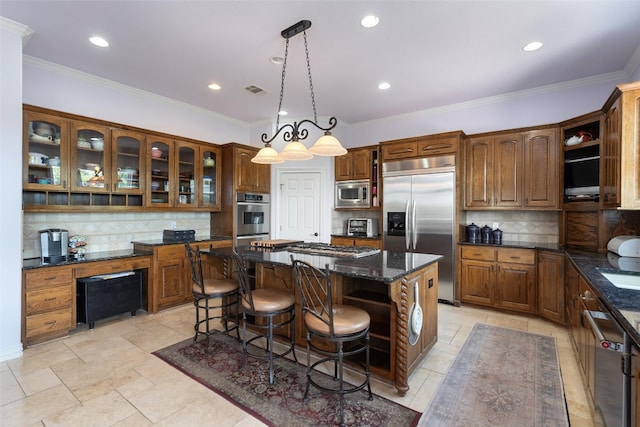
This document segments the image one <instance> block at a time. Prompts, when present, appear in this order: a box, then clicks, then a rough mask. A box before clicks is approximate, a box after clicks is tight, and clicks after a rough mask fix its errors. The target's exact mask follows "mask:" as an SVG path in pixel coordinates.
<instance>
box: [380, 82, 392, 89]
mask: <svg viewBox="0 0 640 427" xmlns="http://www.w3.org/2000/svg"><path fill="white" fill-rule="evenodd" d="M390 87H391V85H390V84H389V83H387V82H382V83H380V84H379V85H378V89H382V90H387V89H389V88H390Z"/></svg>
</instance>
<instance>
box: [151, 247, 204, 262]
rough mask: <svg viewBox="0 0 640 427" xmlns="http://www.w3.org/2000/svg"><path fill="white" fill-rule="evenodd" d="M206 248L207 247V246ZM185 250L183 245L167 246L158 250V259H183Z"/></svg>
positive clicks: (185, 254)
mask: <svg viewBox="0 0 640 427" xmlns="http://www.w3.org/2000/svg"><path fill="white" fill-rule="evenodd" d="M207 246H208V245H207ZM186 256H187V250H186V249H185V247H184V244H183V245H168V246H162V247H161V248H158V259H174V258H185V257H186Z"/></svg>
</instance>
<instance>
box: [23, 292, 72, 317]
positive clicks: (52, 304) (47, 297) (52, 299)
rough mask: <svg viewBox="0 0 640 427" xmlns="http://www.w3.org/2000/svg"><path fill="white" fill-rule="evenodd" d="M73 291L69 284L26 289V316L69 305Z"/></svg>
mask: <svg viewBox="0 0 640 427" xmlns="http://www.w3.org/2000/svg"><path fill="white" fill-rule="evenodd" d="M72 303H73V291H72V286H71V285H64V286H56V287H53V288H46V289H38V290H32V291H27V295H26V311H27V313H26V314H27V316H29V315H32V314H36V313H40V312H43V311H48V310H53V309H57V308H62V307H67V308H68V307H71V304H72Z"/></svg>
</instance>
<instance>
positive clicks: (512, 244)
mask: <svg viewBox="0 0 640 427" xmlns="http://www.w3.org/2000/svg"><path fill="white" fill-rule="evenodd" d="M458 244H460V245H467V246H487V247H494V248H520V249H545V250H549V251H556V252H564V248H563V247H562V246H560V245H559V244H557V243H539V242H520V241H516V240H513V241H510V240H504V241H503V242H502V244H501V245H496V244H495V243H470V242H467V241H462V242H458Z"/></svg>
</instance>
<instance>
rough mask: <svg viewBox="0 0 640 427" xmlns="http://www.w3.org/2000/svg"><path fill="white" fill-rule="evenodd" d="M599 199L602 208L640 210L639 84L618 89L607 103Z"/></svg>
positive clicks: (605, 106) (631, 84) (630, 84)
mask: <svg viewBox="0 0 640 427" xmlns="http://www.w3.org/2000/svg"><path fill="white" fill-rule="evenodd" d="M603 111H604V113H605V118H604V132H603V138H602V144H601V154H600V156H601V157H600V167H601V169H602V170H601V173H600V177H601V183H600V199H601V204H602V207H603V208H617V207H622V208H624V209H638V208H640V132H639V131H638V128H639V127H640V82H634V83H627V84H621V85H618V86H617V87H616V89H615V90H614V91H613V93H612V94H611V96H610V97H609V99H608V100H607V102H606V103H605V104H604V107H603Z"/></svg>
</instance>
